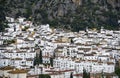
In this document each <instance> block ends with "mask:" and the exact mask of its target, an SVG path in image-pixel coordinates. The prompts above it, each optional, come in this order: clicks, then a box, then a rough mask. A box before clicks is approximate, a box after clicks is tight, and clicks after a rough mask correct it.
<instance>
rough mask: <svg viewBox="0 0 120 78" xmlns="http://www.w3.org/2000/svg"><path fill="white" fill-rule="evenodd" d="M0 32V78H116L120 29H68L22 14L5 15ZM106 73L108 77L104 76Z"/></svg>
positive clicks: (119, 49)
mask: <svg viewBox="0 0 120 78" xmlns="http://www.w3.org/2000/svg"><path fill="white" fill-rule="evenodd" d="M6 19H7V20H8V26H9V27H8V28H6V29H5V31H4V32H1V33H0V78H39V75H40V74H48V75H50V77H51V78H70V75H71V73H72V75H73V78H83V70H86V72H89V73H90V77H91V78H101V77H102V78H118V76H117V75H116V74H115V73H114V72H115V67H116V65H118V66H119V64H120V31H113V30H106V29H104V28H103V27H101V29H100V30H97V29H95V28H93V29H89V28H86V30H84V31H79V32H71V31H68V30H66V31H65V30H64V29H60V28H59V29H55V28H51V27H50V26H49V24H46V25H36V24H33V22H32V21H28V20H26V19H25V18H23V17H19V18H17V19H14V18H11V17H6ZM107 76H108V77H107Z"/></svg>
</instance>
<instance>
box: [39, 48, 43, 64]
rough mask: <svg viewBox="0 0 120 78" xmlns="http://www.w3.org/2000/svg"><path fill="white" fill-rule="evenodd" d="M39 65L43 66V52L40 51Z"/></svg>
mask: <svg viewBox="0 0 120 78" xmlns="http://www.w3.org/2000/svg"><path fill="white" fill-rule="evenodd" d="M39 64H43V58H42V51H41V50H40V54H39Z"/></svg>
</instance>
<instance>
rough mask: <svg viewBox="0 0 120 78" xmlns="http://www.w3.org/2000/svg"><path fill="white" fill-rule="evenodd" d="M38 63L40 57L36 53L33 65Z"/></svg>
mask: <svg viewBox="0 0 120 78" xmlns="http://www.w3.org/2000/svg"><path fill="white" fill-rule="evenodd" d="M39 64H40V58H39V56H38V55H37V54H36V57H35V58H34V66H35V65H39Z"/></svg>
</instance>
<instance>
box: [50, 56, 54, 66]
mask: <svg viewBox="0 0 120 78" xmlns="http://www.w3.org/2000/svg"><path fill="white" fill-rule="evenodd" d="M50 65H51V66H52V67H53V57H50Z"/></svg>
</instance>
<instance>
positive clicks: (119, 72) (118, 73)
mask: <svg viewBox="0 0 120 78" xmlns="http://www.w3.org/2000/svg"><path fill="white" fill-rule="evenodd" d="M115 73H116V74H117V75H118V76H119V78H120V68H119V67H116V68H115Z"/></svg>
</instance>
